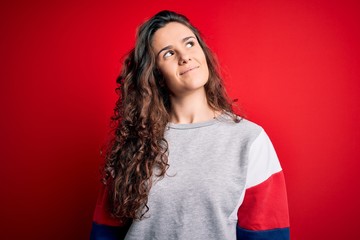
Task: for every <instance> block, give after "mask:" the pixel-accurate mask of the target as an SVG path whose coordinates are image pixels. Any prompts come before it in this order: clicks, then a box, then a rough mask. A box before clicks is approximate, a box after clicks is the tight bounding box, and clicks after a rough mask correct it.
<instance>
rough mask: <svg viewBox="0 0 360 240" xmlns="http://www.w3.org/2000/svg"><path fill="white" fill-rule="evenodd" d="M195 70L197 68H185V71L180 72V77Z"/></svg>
mask: <svg viewBox="0 0 360 240" xmlns="http://www.w3.org/2000/svg"><path fill="white" fill-rule="evenodd" d="M197 68H199V66H195V67H189V68H187V69H186V70H185V71H183V72H180V75H184V74H185V73H187V72H190V71H192V70H194V69H197Z"/></svg>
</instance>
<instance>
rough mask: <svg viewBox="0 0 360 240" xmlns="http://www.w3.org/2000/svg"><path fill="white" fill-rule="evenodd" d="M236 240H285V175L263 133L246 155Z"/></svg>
mask: <svg viewBox="0 0 360 240" xmlns="http://www.w3.org/2000/svg"><path fill="white" fill-rule="evenodd" d="M236 234H237V239H239V240H288V239H290V233H289V214H288V204H287V196H286V186H285V180H284V174H283V172H282V169H281V166H280V163H279V160H278V158H277V155H276V153H275V150H274V148H273V146H272V143H271V141H270V139H269V138H268V136H267V135H266V133H265V132H264V131H262V132H261V133H260V134H259V136H258V137H257V138H256V139H255V140H254V142H253V143H252V146H251V148H250V152H249V163H248V174H247V182H246V190H245V195H244V199H243V202H242V204H241V205H240V207H239V209H238V225H237V229H236Z"/></svg>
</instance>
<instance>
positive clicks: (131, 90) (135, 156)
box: [103, 11, 238, 220]
mask: <svg viewBox="0 0 360 240" xmlns="http://www.w3.org/2000/svg"><path fill="white" fill-rule="evenodd" d="M170 22H178V23H181V24H183V25H185V26H186V27H188V28H189V29H190V30H191V31H192V32H193V33H194V34H195V36H196V38H197V40H198V42H199V44H200V46H201V48H202V50H203V51H204V53H205V56H206V61H207V64H208V68H209V80H208V82H207V83H206V85H205V86H204V87H205V91H206V97H207V101H208V104H209V106H210V107H211V108H212V109H213V110H215V111H222V112H226V113H229V114H230V115H232V116H234V114H232V113H233V111H232V104H231V102H230V101H229V98H228V96H227V94H226V91H225V88H224V84H223V81H222V78H221V77H220V74H219V68H218V64H217V61H216V59H215V57H214V55H213V53H212V52H211V51H210V49H209V48H208V47H207V45H206V44H205V42H204V41H203V40H202V38H201V35H200V33H199V31H198V30H197V29H196V28H195V27H194V26H193V25H191V24H190V22H189V20H188V19H187V18H186V17H185V16H183V15H181V14H178V13H175V12H172V11H161V12H159V13H157V14H156V15H155V16H153V17H152V18H151V19H149V20H147V21H146V22H145V23H143V24H142V25H141V26H140V27H139V29H138V31H137V36H136V44H135V47H134V49H132V50H131V51H130V52H129V54H128V55H127V57H126V59H125V61H124V64H123V68H122V71H121V73H120V75H119V77H118V78H117V84H118V87H117V88H116V90H117V93H118V94H119V98H118V100H117V102H116V106H115V109H114V115H113V116H112V118H111V120H112V123H113V137H112V140H111V142H110V144H109V146H108V149H107V152H106V156H105V166H104V169H103V173H104V174H103V182H104V184H107V185H108V189H109V194H110V196H111V197H110V198H109V199H110V206H111V209H110V210H111V212H112V214H113V216H114V217H116V218H119V219H121V220H127V219H142V218H143V216H144V214H145V213H146V212H147V211H148V210H149V208H148V206H147V202H148V196H149V191H150V189H151V186H152V183H153V180H154V179H153V178H154V177H157V178H159V179H161V178H163V177H164V176H165V174H166V170H167V169H168V167H169V164H168V154H167V152H168V144H167V141H166V139H165V138H164V133H165V131H166V125H167V124H168V122H169V119H170V115H169V112H170V108H171V102H170V98H169V91H168V89H167V87H166V86H165V84H164V81H163V76H162V75H161V73H160V72H159V71H158V70H157V68H156V61H155V53H154V52H153V50H152V46H151V44H152V38H153V36H154V33H155V32H156V31H157V30H158V29H160V28H162V27H164V26H165V25H166V24H168V23H170ZM233 120H234V121H238V120H237V118H236V117H233Z"/></svg>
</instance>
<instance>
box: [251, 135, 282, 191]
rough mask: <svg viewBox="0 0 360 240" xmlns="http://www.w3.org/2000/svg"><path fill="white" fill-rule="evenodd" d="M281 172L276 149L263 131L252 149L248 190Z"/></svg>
mask: <svg viewBox="0 0 360 240" xmlns="http://www.w3.org/2000/svg"><path fill="white" fill-rule="evenodd" d="M280 171H281V166H280V162H279V159H278V157H277V155H276V152H275V149H274V147H273V145H272V143H271V141H270V139H269V137H268V135H267V134H266V132H265V131H264V130H262V131H261V133H260V134H259V136H258V137H257V138H256V139H255V140H254V142H253V143H252V145H251V147H250V152H249V162H248V170H247V179H246V188H250V187H253V186H256V185H258V184H260V183H262V182H264V181H265V180H266V179H268V178H269V177H270V176H271V175H273V174H274V173H277V172H280Z"/></svg>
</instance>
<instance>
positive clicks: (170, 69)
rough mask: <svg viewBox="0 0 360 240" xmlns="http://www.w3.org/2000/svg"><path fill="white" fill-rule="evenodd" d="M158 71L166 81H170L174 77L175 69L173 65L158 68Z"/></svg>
mask: <svg viewBox="0 0 360 240" xmlns="http://www.w3.org/2000/svg"><path fill="white" fill-rule="evenodd" d="M159 69H160V72H161V74H162V75H163V76H164V78H165V80H166V81H168V80H171V79H172V78H174V77H175V76H176V67H175V66H174V65H173V64H166V65H163V66H161V67H159Z"/></svg>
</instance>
